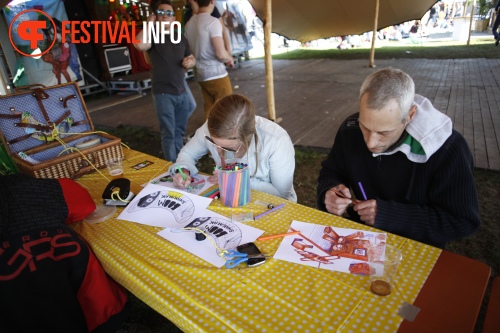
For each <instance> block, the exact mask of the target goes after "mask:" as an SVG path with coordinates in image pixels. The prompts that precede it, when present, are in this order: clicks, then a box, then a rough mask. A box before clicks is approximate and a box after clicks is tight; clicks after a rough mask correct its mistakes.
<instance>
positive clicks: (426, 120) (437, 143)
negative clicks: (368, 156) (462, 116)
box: [373, 95, 453, 163]
mask: <svg viewBox="0 0 500 333" xmlns="http://www.w3.org/2000/svg"><path fill="white" fill-rule="evenodd" d="M413 105H416V106H417V112H416V114H415V116H414V117H413V119H412V120H411V121H410V123H409V124H408V125H407V126H406V132H407V133H408V135H407V136H406V138H405V139H404V140H403V141H402V142H401V144H400V145H399V146H397V147H396V148H394V149H393V150H391V151H386V152H383V153H380V154H373V156H374V157H376V156H379V155H392V154H395V153H397V152H402V153H404V154H405V155H406V157H408V159H409V160H410V161H412V162H415V163H425V162H427V161H428V160H429V158H430V157H431V156H432V154H434V153H435V152H436V151H437V150H438V149H439V148H441V146H442V145H443V143H444V142H445V141H446V140H447V139H448V138H449V137H450V135H451V132H452V130H453V125H452V123H451V119H450V117H448V116H447V115H445V114H444V113H442V112H440V111H438V110H437V109H436V108H434V106H433V105H432V103H431V102H430V101H429V100H428V99H427V98H425V97H423V96H420V95H415V98H414V99H413Z"/></svg>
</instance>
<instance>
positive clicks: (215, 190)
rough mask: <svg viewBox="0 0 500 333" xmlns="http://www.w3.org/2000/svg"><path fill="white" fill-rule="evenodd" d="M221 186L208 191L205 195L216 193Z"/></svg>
mask: <svg viewBox="0 0 500 333" xmlns="http://www.w3.org/2000/svg"><path fill="white" fill-rule="evenodd" d="M218 191H219V188H218V187H217V188H216V189H213V190H211V191H210V192H207V193H205V194H203V196H204V197H209V196H210V195H211V194H214V193H215V192H218Z"/></svg>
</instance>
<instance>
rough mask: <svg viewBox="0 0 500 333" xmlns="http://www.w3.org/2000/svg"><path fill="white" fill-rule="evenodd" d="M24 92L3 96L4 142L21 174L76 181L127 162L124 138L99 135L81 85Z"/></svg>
mask: <svg viewBox="0 0 500 333" xmlns="http://www.w3.org/2000/svg"><path fill="white" fill-rule="evenodd" d="M23 88H25V89H27V90H25V91H23V92H18V93H15V94H11V95H6V96H0V132H1V138H2V141H3V142H4V145H5V147H6V148H7V152H8V153H9V154H10V155H11V157H12V159H13V160H14V162H15V163H16V165H17V166H18V168H19V171H20V172H22V173H26V174H29V175H31V176H33V177H35V178H73V179H74V178H78V177H80V176H82V175H84V174H86V173H89V172H92V171H95V169H96V168H98V169H99V168H103V167H105V162H106V160H108V159H110V158H123V151H122V148H121V139H120V138H117V137H114V136H112V135H109V134H107V133H103V132H94V126H93V124H92V121H91V119H90V116H89V113H88V110H87V107H86V105H85V102H84V100H83V97H82V95H81V92H80V89H79V88H78V85H77V84H76V83H66V84H61V85H57V86H52V87H44V86H40V85H34V86H27V87H23ZM18 89H19V88H18ZM91 142H94V143H95V142H98V143H97V144H95V145H90V144H91ZM99 142H100V143H99Z"/></svg>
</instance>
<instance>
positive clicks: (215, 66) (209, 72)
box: [185, 0, 234, 120]
mask: <svg viewBox="0 0 500 333" xmlns="http://www.w3.org/2000/svg"><path fill="white" fill-rule="evenodd" d="M214 1H215V0H198V1H197V3H198V6H199V9H198V13H197V14H196V15H194V16H193V17H192V18H191V19H190V20H189V22H188V23H187V24H186V29H185V30H186V37H187V39H188V40H189V44H190V45H191V48H192V50H193V54H194V56H195V58H196V76H197V79H198V83H199V84H200V86H201V90H202V93H203V100H204V106H203V109H204V113H205V117H204V120H206V119H207V118H208V114H209V112H210V109H212V106H213V105H214V104H215V102H216V101H217V100H219V99H221V98H222V97H224V96H227V95H230V94H231V93H232V92H233V89H232V86H231V81H230V80H229V75H228V73H227V70H226V66H228V67H230V68H232V67H234V60H233V57H232V56H231V54H229V53H228V52H227V50H226V47H225V45H224V39H223V28H222V24H221V23H220V21H219V20H218V19H216V18H214V17H212V16H211V13H212V11H213V10H214V7H215V2H214Z"/></svg>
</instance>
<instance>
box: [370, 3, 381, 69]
mask: <svg viewBox="0 0 500 333" xmlns="http://www.w3.org/2000/svg"><path fill="white" fill-rule="evenodd" d="M379 7H380V1H379V0H377V1H376V2H375V19H374V20H373V35H372V48H371V50H370V63H369V64H368V66H369V67H372V68H373V67H375V40H376V39H377V29H378V11H379Z"/></svg>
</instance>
